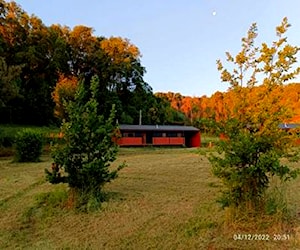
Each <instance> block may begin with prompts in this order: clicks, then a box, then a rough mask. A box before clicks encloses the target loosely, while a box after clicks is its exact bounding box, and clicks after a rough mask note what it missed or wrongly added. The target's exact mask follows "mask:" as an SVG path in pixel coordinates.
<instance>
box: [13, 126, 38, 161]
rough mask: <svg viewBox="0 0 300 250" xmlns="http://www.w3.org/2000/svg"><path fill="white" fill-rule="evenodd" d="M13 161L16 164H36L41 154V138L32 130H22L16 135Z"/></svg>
mask: <svg viewBox="0 0 300 250" xmlns="http://www.w3.org/2000/svg"><path fill="white" fill-rule="evenodd" d="M15 147H16V153H15V159H16V161H17V162H37V161H39V158H40V156H41V154H42V149H43V136H42V134H41V133H40V132H38V131H36V130H32V129H23V130H21V131H20V132H18V133H17V137H16V142H15Z"/></svg>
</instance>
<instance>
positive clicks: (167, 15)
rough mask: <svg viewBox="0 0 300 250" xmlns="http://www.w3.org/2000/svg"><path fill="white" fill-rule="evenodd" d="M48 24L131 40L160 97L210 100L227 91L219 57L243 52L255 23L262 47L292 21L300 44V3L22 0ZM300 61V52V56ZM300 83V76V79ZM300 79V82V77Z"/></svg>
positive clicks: (291, 36) (292, 37)
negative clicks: (277, 29)
mask: <svg viewBox="0 0 300 250" xmlns="http://www.w3.org/2000/svg"><path fill="white" fill-rule="evenodd" d="M16 2H17V3H18V4H19V5H21V7H22V8H23V9H24V10H25V11H26V12H27V13H28V14H35V15H36V16H38V17H39V18H41V19H42V21H43V22H44V24H46V25H47V26H49V25H51V24H56V23H59V24H61V25H66V26H69V27H70V28H73V27H74V26H76V25H86V26H88V27H92V28H93V29H94V35H96V36H105V37H110V36H121V37H123V38H128V39H129V40H130V41H131V42H132V43H133V44H135V45H136V46H137V47H138V48H139V49H140V51H141V53H142V55H143V56H142V65H143V66H145V67H146V70H147V73H146V75H145V78H144V79H145V81H146V82H147V83H148V84H149V85H150V86H151V87H152V88H153V91H154V92H167V91H172V92H180V93H181V94H182V95H190V96H203V95H207V96H210V95H211V94H213V93H214V92H216V91H225V90H226V89H227V88H228V85H227V84H226V83H222V82H221V81H220V75H219V72H218V71H217V69H216V60H217V59H221V60H223V61H224V59H225V52H226V51H229V52H232V53H233V54H234V53H236V52H238V51H239V50H240V48H241V38H242V37H243V36H245V35H246V33H247V31H248V28H249V27H250V25H251V24H252V23H254V22H256V23H257V25H258V33H259V36H258V39H257V42H258V43H257V44H260V43H261V42H267V43H268V44H271V42H272V41H273V40H276V35H275V27H276V26H278V25H279V24H280V22H281V21H282V18H283V17H285V16H286V17H288V19H289V22H290V23H291V24H292V27H291V28H290V29H289V31H288V33H287V36H288V42H289V43H290V44H292V45H297V46H300V15H299V13H300V12H299V10H300V0H186V1H184V0H144V1H142V0H86V1H82V0H80V1H79V0H48V1H40V0H16ZM298 57H299V60H300V53H299V55H298ZM298 79H299V78H298ZM298 79H297V80H298Z"/></svg>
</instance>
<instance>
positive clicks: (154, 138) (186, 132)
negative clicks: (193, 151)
mask: <svg viewBox="0 0 300 250" xmlns="http://www.w3.org/2000/svg"><path fill="white" fill-rule="evenodd" d="M119 128H120V133H121V138H119V139H118V141H117V142H118V144H119V145H120V146H147V145H153V146H186V147H200V146H201V138H200V131H199V129H197V128H195V127H191V126H177V125H119Z"/></svg>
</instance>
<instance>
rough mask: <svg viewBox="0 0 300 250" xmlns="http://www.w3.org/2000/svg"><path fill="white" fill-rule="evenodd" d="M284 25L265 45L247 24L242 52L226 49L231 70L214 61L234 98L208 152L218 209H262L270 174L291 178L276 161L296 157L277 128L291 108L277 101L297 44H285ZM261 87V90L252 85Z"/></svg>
mask: <svg viewBox="0 0 300 250" xmlns="http://www.w3.org/2000/svg"><path fill="white" fill-rule="evenodd" d="M289 26H290V24H289V23H288V20H287V18H284V19H283V21H282V23H281V24H280V25H279V26H278V27H277V28H276V34H277V38H278V40H277V41H275V42H273V43H272V45H271V46H268V45H267V44H266V43H263V44H262V45H261V46H260V47H257V46H255V38H256V37H257V26H256V24H252V26H251V27H250V29H249V31H248V33H247V36H246V37H244V38H242V50H241V51H240V52H239V53H238V54H237V55H236V56H232V55H231V54H230V53H229V52H227V53H226V55H227V61H228V62H229V63H231V64H233V67H232V68H231V69H232V70H228V69H225V68H224V66H223V64H222V62H221V61H220V60H218V61H217V66H218V70H219V71H220V72H221V80H222V81H223V82H227V83H229V84H230V87H231V91H232V93H233V95H234V99H235V100H238V101H235V103H234V107H233V109H231V110H232V111H231V114H230V116H229V117H230V118H228V119H227V120H226V121H225V122H223V123H222V125H220V129H221V130H222V132H223V133H225V134H226V136H227V138H228V140H223V141H221V142H220V144H219V146H218V152H219V153H220V154H218V155H210V157H209V160H210V162H211V164H212V167H213V173H214V175H215V176H217V177H219V178H220V179H221V180H222V181H223V183H224V186H225V188H226V190H224V191H223V194H222V196H221V198H220V199H219V201H220V202H221V203H222V205H223V207H231V208H233V211H240V210H237V208H238V209H241V208H242V209H246V210H244V211H248V210H249V209H255V208H262V206H263V205H264V195H265V192H266V190H267V188H268V187H269V185H270V178H271V177H272V176H279V177H280V179H281V180H282V181H286V180H288V179H290V178H295V177H296V176H297V173H298V170H295V169H292V168H291V167H289V165H288V164H285V165H284V164H282V163H281V161H280V159H281V157H287V159H289V160H293V159H296V158H295V156H296V155H297V152H294V151H293V147H292V146H293V145H292V143H293V139H292V136H293V135H290V134H287V133H286V132H285V131H283V130H282V129H280V128H279V124H280V123H283V122H284V121H286V120H287V119H289V117H291V115H292V112H291V110H289V109H288V108H287V107H285V106H282V105H281V104H280V102H279V100H280V98H282V96H281V93H282V84H283V83H285V82H286V81H288V80H291V79H293V78H294V77H296V76H297V75H298V74H299V73H300V68H299V67H298V68H297V67H295V66H294V64H295V62H296V54H297V53H298V51H299V47H296V46H291V45H289V44H287V38H286V37H285V36H284V35H285V33H286V32H287V30H288V28H289ZM257 85H261V88H255V86H257Z"/></svg>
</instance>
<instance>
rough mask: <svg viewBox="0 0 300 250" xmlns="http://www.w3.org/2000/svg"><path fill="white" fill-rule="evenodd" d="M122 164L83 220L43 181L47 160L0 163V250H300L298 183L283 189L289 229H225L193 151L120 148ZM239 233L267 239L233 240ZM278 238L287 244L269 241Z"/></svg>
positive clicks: (267, 223) (254, 222)
mask: <svg viewBox="0 0 300 250" xmlns="http://www.w3.org/2000/svg"><path fill="white" fill-rule="evenodd" d="M123 161H126V162H127V164H128V167H126V168H124V169H123V170H122V171H121V172H120V174H119V178H117V179H116V180H114V181H113V182H112V183H110V184H108V185H107V186H106V188H105V191H106V192H107V195H108V197H109V199H108V200H107V201H106V202H104V203H103V204H102V208H101V209H100V210H99V211H97V212H93V213H89V214H86V213H80V212H78V211H75V210H74V209H71V208H69V204H68V199H67V196H66V194H67V187H66V186H65V185H61V184H60V185H51V184H49V183H47V182H45V180H44V168H46V167H50V163H51V159H50V158H49V157H48V156H47V155H44V156H43V158H42V162H39V163H26V164H24V163H19V164H17V163H11V159H10V158H5V159H1V158H0V173H1V175H0V249H300V221H299V220H297V219H296V215H297V213H299V212H300V210H299V207H300V196H299V192H298V191H299V188H300V181H299V180H295V181H292V182H291V183H289V184H288V186H287V188H286V190H287V195H288V201H289V202H290V203H291V204H293V205H294V206H293V207H295V211H294V213H295V215H293V216H292V218H293V219H292V220H291V221H290V222H289V224H287V225H286V224H284V223H281V222H279V221H276V220H275V219H276V217H272V216H269V217H265V218H254V217H253V218H248V219H247V220H246V221H245V218H244V220H242V218H241V221H240V223H236V222H233V223H224V220H225V218H226V216H227V212H226V211H224V210H221V209H220V208H219V206H218V204H217V203H216V202H215V200H216V198H217V196H218V192H219V190H220V189H221V188H222V184H221V183H220V182H219V180H218V179H216V178H215V177H213V176H212V174H211V171H210V169H211V168H210V164H209V162H208V160H207V159H206V158H205V157H203V156H199V155H198V154H196V151H195V150H192V149H163V148H159V149H158V148H153V149H148V148H146V149H142V148H139V149H131V148H124V149H123V148H122V149H121V151H120V155H119V158H118V160H117V161H116V162H115V163H114V166H117V165H118V164H119V163H121V162H123ZM298 216H299V214H298ZM238 233H251V234H259V233H260V234H267V233H268V234H270V240H269V241H246V240H241V241H235V240H233V235H234V234H238ZM283 233H288V234H289V235H290V239H289V240H286V241H275V240H273V234H283Z"/></svg>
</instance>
